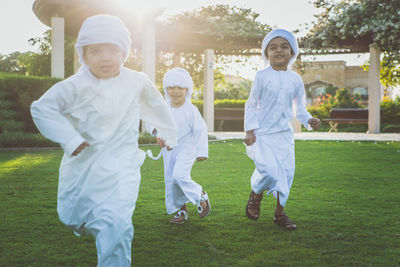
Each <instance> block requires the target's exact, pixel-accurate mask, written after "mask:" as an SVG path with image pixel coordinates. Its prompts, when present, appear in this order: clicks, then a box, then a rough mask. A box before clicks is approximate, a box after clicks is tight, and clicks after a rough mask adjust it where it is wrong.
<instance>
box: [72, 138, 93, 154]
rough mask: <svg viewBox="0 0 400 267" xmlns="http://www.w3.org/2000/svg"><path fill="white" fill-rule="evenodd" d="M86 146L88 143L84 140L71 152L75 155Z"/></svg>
mask: <svg viewBox="0 0 400 267" xmlns="http://www.w3.org/2000/svg"><path fill="white" fill-rule="evenodd" d="M88 146H90V144H89V143H88V142H86V141H84V142H83V143H82V144H80V145H79V146H78V148H77V149H75V151H74V153H72V156H77V155H78V154H79V153H81V152H82V150H84V149H85V147H88Z"/></svg>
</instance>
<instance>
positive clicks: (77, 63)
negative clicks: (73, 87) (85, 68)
mask: <svg viewBox="0 0 400 267" xmlns="http://www.w3.org/2000/svg"><path fill="white" fill-rule="evenodd" d="M80 67H81V63H80V62H79V55H78V52H77V51H76V49H74V73H76V72H77V71H78V70H79V68H80Z"/></svg>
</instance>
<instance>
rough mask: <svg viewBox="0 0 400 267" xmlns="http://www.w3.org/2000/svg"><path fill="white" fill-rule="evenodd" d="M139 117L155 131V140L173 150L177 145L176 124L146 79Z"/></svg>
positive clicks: (162, 100) (163, 102) (163, 101)
mask: <svg viewBox="0 0 400 267" xmlns="http://www.w3.org/2000/svg"><path fill="white" fill-rule="evenodd" d="M140 112H141V114H140V117H141V119H142V120H143V121H145V122H146V123H149V124H151V125H153V126H154V128H156V129H157V138H160V139H162V140H164V141H165V145H166V146H168V147H170V148H173V147H175V146H176V145H177V130H176V124H175V121H174V119H173V117H172V114H171V111H170V110H169V108H168V106H167V103H166V102H165V100H164V98H163V97H162V95H161V93H160V92H159V91H158V90H157V89H156V87H155V86H154V85H153V83H152V82H151V81H150V80H149V79H147V77H146V81H145V84H144V86H143V91H142V95H141V111H140Z"/></svg>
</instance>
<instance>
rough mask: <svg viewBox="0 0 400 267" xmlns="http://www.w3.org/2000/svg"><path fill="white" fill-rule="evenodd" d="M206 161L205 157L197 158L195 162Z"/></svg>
mask: <svg viewBox="0 0 400 267" xmlns="http://www.w3.org/2000/svg"><path fill="white" fill-rule="evenodd" d="M206 159H207V158H206V157H197V158H196V161H203V160H206Z"/></svg>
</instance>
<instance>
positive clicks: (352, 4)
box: [306, 0, 400, 86]
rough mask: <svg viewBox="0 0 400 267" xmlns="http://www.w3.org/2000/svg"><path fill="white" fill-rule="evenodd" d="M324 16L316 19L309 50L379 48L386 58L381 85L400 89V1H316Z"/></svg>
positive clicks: (318, 16)
mask: <svg viewBox="0 0 400 267" xmlns="http://www.w3.org/2000/svg"><path fill="white" fill-rule="evenodd" d="M314 5H315V6H316V7H318V8H322V9H323V12H321V13H320V14H318V15H317V16H316V18H317V21H316V22H315V23H313V27H312V29H311V30H310V34H309V35H308V36H306V44H307V47H308V48H312V49H324V48H344V47H345V48H346V47H351V48H354V49H360V50H364V51H368V48H369V46H375V47H379V48H380V49H381V50H382V52H383V55H384V58H383V60H382V63H381V64H382V68H381V81H382V83H383V84H385V85H387V86H388V85H391V86H395V85H399V84H400V72H399V68H400V65H399V56H400V53H399V51H400V38H398V36H400V27H399V25H400V16H399V13H398V12H399V10H400V1H397V0H396V1H393V0H341V1H337V0H315V1H314Z"/></svg>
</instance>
